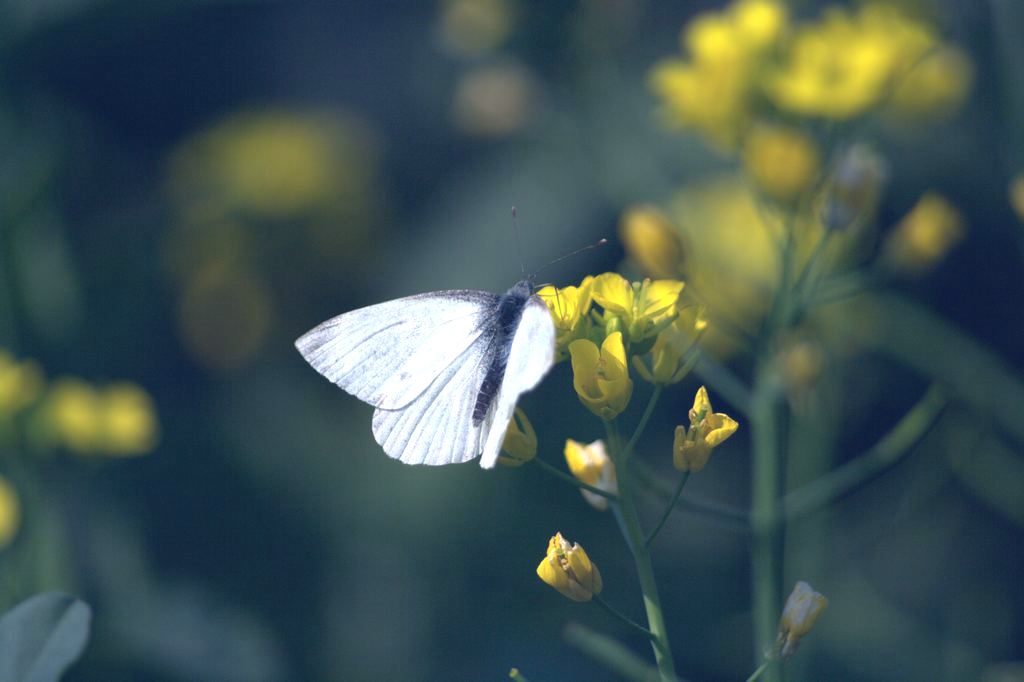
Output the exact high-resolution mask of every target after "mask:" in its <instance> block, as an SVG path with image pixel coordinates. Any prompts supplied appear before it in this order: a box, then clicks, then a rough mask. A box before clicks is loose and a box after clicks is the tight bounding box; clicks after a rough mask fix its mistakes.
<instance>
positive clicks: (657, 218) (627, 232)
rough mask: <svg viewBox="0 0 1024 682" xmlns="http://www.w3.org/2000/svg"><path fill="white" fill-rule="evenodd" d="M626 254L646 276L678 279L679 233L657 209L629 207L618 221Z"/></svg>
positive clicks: (679, 259) (680, 259) (681, 253)
mask: <svg viewBox="0 0 1024 682" xmlns="http://www.w3.org/2000/svg"><path fill="white" fill-rule="evenodd" d="M619 237H620V238H621V239H622V243H623V245H624V246H625V249H626V253H627V254H628V255H629V257H630V258H631V259H632V260H634V261H635V262H636V264H637V265H638V266H639V267H640V269H641V270H642V271H643V273H644V274H646V275H651V276H652V277H663V278H667V277H677V276H678V275H679V266H680V264H681V262H682V258H683V248H682V244H680V242H679V233H678V231H677V230H676V228H675V227H674V226H673V225H672V223H671V222H670V221H669V219H668V216H666V215H665V214H664V213H663V212H662V211H661V210H660V209H658V208H656V207H654V206H649V205H642V206H632V207H630V208H629V209H628V210H627V211H626V212H625V213H624V214H623V215H622V220H621V221H620V222H619Z"/></svg>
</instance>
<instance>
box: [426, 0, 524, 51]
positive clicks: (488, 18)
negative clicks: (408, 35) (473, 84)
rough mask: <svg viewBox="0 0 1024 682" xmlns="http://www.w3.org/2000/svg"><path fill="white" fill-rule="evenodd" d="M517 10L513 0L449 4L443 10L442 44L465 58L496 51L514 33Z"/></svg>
mask: <svg viewBox="0 0 1024 682" xmlns="http://www.w3.org/2000/svg"><path fill="white" fill-rule="evenodd" d="M513 9H514V8H513V6H512V4H511V3H510V2H509V0H445V2H444V3H443V5H442V8H441V21H440V35H441V44H442V45H443V46H444V47H445V48H447V49H448V50H449V51H450V52H452V53H454V54H458V55H464V56H475V55H479V54H482V53H484V52H488V51H490V50H493V49H495V48H496V47H498V46H499V45H501V43H502V42H504V40H505V39H506V38H507V37H508V35H509V33H510V32H511V30H512V25H513V19H514V12H513Z"/></svg>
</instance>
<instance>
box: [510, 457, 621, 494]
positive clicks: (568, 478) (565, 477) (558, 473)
mask: <svg viewBox="0 0 1024 682" xmlns="http://www.w3.org/2000/svg"><path fill="white" fill-rule="evenodd" d="M530 461H531V462H536V463H537V464H538V465H540V468H541V470H542V471H545V472H547V473H549V474H551V475H552V476H554V477H555V478H558V479H561V480H562V481H565V482H566V483H568V484H569V485H572V486H575V487H577V488H581V489H583V490H588V491H590V492H592V493H594V494H595V495H600V496H601V497H606V498H608V499H609V500H611V501H612V502H617V501H618V499H619V496H618V495H616V494H615V493H610V492H608V491H607V490H601V489H600V488H596V487H594V486H592V485H589V484H587V483H584V482H583V481H581V480H579V479H577V478H575V477H574V476H572V475H570V474H567V473H565V472H564V471H562V470H561V469H557V468H555V467H554V466H552V465H550V464H548V463H547V462H545V461H544V460H542V459H541V458H539V457H534V458H533V459H532V460H530Z"/></svg>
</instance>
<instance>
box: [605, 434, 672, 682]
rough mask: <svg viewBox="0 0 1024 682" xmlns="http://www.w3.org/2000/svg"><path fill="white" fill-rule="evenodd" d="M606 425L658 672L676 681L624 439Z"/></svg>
mask: <svg viewBox="0 0 1024 682" xmlns="http://www.w3.org/2000/svg"><path fill="white" fill-rule="evenodd" d="M605 427H606V428H607V430H608V441H609V444H610V449H611V458H612V461H613V462H614V463H615V470H616V472H617V473H618V476H619V502H618V504H617V505H616V507H617V508H618V511H619V513H620V514H621V519H622V526H623V529H624V530H625V532H626V539H627V542H628V544H629V547H630V550H631V552H632V554H633V563H634V565H635V566H636V573H637V578H638V579H639V582H640V590H641V592H642V593H643V597H644V609H645V610H646V612H647V624H648V626H649V629H650V631H651V634H653V635H654V638H653V640H652V641H651V647H652V648H653V649H654V660H655V661H656V662H657V664H658V672H659V673H661V678H662V680H672V679H675V663H674V662H673V661H672V649H671V647H670V646H669V641H668V632H667V630H666V628H665V617H664V615H663V614H662V611H661V598H660V597H659V596H658V585H657V582H656V581H655V579H654V567H653V566H652V564H651V555H650V552H649V551H648V550H647V547H646V546H645V545H644V532H643V529H642V528H641V527H640V517H639V515H638V514H637V510H636V504H635V502H634V501H633V485H632V481H631V480H630V475H629V467H628V462H627V461H626V458H625V457H624V456H623V455H624V453H625V452H626V451H625V450H624V449H623V448H622V440H621V438H620V436H619V432H618V426H617V425H616V423H615V422H613V421H611V422H605ZM638 431H639V429H638ZM634 436H636V434H634Z"/></svg>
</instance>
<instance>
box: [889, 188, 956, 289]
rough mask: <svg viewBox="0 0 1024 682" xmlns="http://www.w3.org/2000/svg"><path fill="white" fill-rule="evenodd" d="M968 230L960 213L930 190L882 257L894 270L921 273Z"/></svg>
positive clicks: (892, 236)
mask: <svg viewBox="0 0 1024 682" xmlns="http://www.w3.org/2000/svg"><path fill="white" fill-rule="evenodd" d="M964 233H965V229H964V224H963V217H962V216H961V215H960V212H959V211H957V210H956V209H955V208H954V207H953V206H952V204H950V203H949V202H948V201H946V200H945V199H944V198H943V197H941V196H939V195H938V194H936V193H934V192H928V193H926V194H925V195H924V196H923V197H921V200H920V201H918V202H917V204H916V205H915V206H914V208H913V209H911V211H910V213H908V214H907V215H906V217H904V218H903V220H901V221H900V223H899V225H897V226H896V228H895V229H894V230H893V231H892V232H891V233H890V234H889V236H888V237H887V238H886V241H885V244H883V246H882V258H883V260H884V262H885V263H886V265H888V267H889V268H890V269H892V270H894V271H897V272H903V273H906V274H909V275H921V274H924V273H925V272H927V271H928V270H930V269H931V268H932V267H934V266H935V265H936V264H937V263H938V262H939V261H940V260H942V258H943V257H944V256H945V255H946V254H947V253H948V252H949V251H950V249H952V248H953V247H954V246H955V245H956V244H957V243H958V242H959V241H960V240H961V239H963V238H964Z"/></svg>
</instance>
